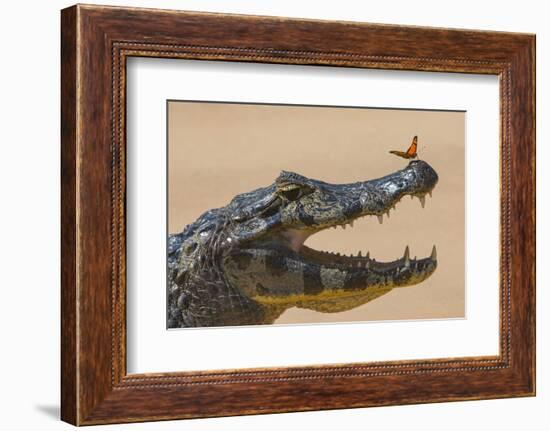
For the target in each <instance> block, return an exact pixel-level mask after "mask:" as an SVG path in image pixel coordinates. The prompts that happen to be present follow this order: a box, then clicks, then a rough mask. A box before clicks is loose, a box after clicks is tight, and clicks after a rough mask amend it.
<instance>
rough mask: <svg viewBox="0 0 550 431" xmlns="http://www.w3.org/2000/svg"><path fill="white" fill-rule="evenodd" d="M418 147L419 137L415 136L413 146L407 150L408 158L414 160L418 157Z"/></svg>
mask: <svg viewBox="0 0 550 431" xmlns="http://www.w3.org/2000/svg"><path fill="white" fill-rule="evenodd" d="M417 147H418V136H415V137H414V138H413V140H412V143H411V146H410V147H409V149H408V150H407V156H409V158H411V159H412V158H414V157H416V149H417Z"/></svg>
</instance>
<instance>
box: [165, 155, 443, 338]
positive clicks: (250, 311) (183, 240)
mask: <svg viewBox="0 0 550 431" xmlns="http://www.w3.org/2000/svg"><path fill="white" fill-rule="evenodd" d="M437 181H438V176H437V174H436V172H435V171H434V170H433V168H432V167H431V166H430V165H428V163H426V162H424V161H421V160H415V161H412V162H410V163H409V165H408V166H407V167H406V168H405V169H402V170H400V171H397V172H394V173H392V174H389V175H387V176H385V177H382V178H378V179H374V180H370V181H364V182H357V183H352V184H328V183H325V182H322V181H317V180H313V179H310V178H306V177H303V176H301V175H298V174H295V173H290V172H282V173H281V174H280V176H279V177H278V178H277V179H276V180H275V182H274V183H273V184H271V185H269V186H267V187H264V188H260V189H257V190H254V191H251V192H249V193H244V194H241V195H237V196H235V198H233V200H232V201H231V202H230V203H229V204H228V205H227V206H225V207H223V208H217V209H212V210H209V211H207V212H205V213H204V214H202V215H201V216H200V217H199V218H198V219H197V220H196V221H195V222H193V223H191V224H190V225H188V226H187V227H186V228H185V229H184V231H183V232H181V233H179V234H174V235H170V236H169V239H168V283H169V286H168V305H167V307H168V310H167V312H168V327H169V328H182V327H204V326H226V325H257V324H267V323H273V322H274V321H275V319H277V318H278V317H279V316H280V315H281V314H282V313H283V311H285V310H286V309H288V308H290V307H299V308H306V309H310V310H316V311H321V312H326V313H332V312H340V311H345V310H350V309H352V308H355V307H357V306H359V305H362V304H365V303H367V302H369V301H372V300H373V299H375V298H378V297H379V296H381V295H384V294H386V293H388V292H389V291H391V290H392V289H394V288H397V287H404V286H411V285H414V284H418V283H420V282H422V281H423V280H425V279H426V278H428V277H429V276H430V275H431V274H432V273H433V272H434V271H435V269H436V267H437V257H436V252H435V246H434V249H433V251H432V254H431V256H429V257H426V258H424V259H419V260H416V259H411V258H410V256H409V250H408V247H407V248H406V250H405V254H404V256H403V257H402V258H400V259H397V260H395V261H393V262H377V261H376V260H375V259H371V258H370V256H368V255H367V256H364V257H363V256H361V254H359V255H358V256H349V257H348V256H340V255H339V254H333V253H328V252H321V251H316V250H313V249H311V248H309V247H307V246H305V245H303V243H304V241H305V240H306V239H307V238H308V237H309V236H311V235H313V234H315V233H316V232H319V231H321V230H323V229H327V228H330V227H337V226H344V227H345V226H346V225H348V224H353V221H354V220H355V219H357V218H359V217H364V216H367V215H370V216H377V217H378V218H379V220H380V221H381V220H382V217H383V215H384V214H386V213H387V214H389V211H390V209H392V208H393V207H395V205H396V203H397V202H398V201H399V200H400V199H401V198H403V197H404V196H405V195H410V196H415V197H418V198H419V199H420V200H421V203H422V205H424V199H425V195H426V194H427V193H431V191H432V190H433V188H434V187H435V185H436V183H437Z"/></svg>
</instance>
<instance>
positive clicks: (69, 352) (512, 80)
mask: <svg viewBox="0 0 550 431" xmlns="http://www.w3.org/2000/svg"><path fill="white" fill-rule="evenodd" d="M61 17H62V20H61V21H62V26H61V49H62V56H61V58H62V63H61V72H62V76H61V83H62V93H61V107H62V112H61V121H62V134H61V139H62V147H61V162H62V163H61V166H62V175H61V177H62V179H61V190H62V202H61V205H62V218H61V226H62V247H61V253H62V286H61V288H62V289H61V292H62V295H61V305H62V324H61V340H62V343H61V354H62V355H61V358H62V361H61V376H62V377H61V388H62V390H61V418H62V420H64V421H67V422H69V423H72V424H75V425H91V424H104V423H115V422H137V421H152V420H165V419H179V418H194V417H211V416H229V415H240V414H256V413H273V412H289V411H306V410H320V409H339V408H352V407H367V406H383V405H393V404H413V403H427V402H442V401H455V400H473V399H488V398H502V397H517V396H533V395H534V394H535V36H534V35H529V34H514V33H504V32H502V33H500V32H488V31H470V30H449V29H440V28H424V27H403V26H391V25H376V24H363V23H352V22H329V21H314V20H298V19H286V18H275V17H255V16H240V15H220V14H212V13H196V12H178V11H167V10H152V9H151V10H148V9H133V8H119V7H103V6H83V5H77V6H73V7H70V8H68V9H64V10H63V11H62V14H61ZM131 56H145V57H162V58H184V59H197V60H205V61H208V60H223V61H240V62H258V63H284V64H300V65H331V66H341V67H354V68H375V69H392V70H414V71H441V72H460V73H477V74H492V75H498V76H499V77H500V107H501V110H500V120H501V122H500V127H501V129H500V130H501V196H500V205H501V219H500V220H495V223H499V222H500V239H501V241H500V246H501V253H500V256H501V259H500V355H498V356H491V357H459V358H441V359H430V360H413V361H397V362H396V361H393V362H378V363H353V364H337V365H326V366H318V365H315V366H302V367H282V368H266V369H237V370H226V371H208V370H205V371H203V372H176V373H157V374H127V372H126V350H125V340H126V321H125V306H126V303H125V298H126V285H125V274H126V273H125V268H126V267H125V264H126V262H125V190H126V176H125V157H126V155H125V152H126V147H125V142H126V141H125V124H126V123H125V97H126V95H125V91H126V87H125V84H126V79H125V77H126V75H125V73H126V72H125V65H126V60H127V59H128V58H129V57H131Z"/></svg>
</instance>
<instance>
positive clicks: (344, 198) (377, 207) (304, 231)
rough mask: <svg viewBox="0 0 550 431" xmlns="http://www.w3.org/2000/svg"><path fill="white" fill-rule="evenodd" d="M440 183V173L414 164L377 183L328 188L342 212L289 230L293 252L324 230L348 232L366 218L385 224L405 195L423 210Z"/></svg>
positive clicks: (372, 181)
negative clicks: (356, 222) (349, 228)
mask: <svg viewBox="0 0 550 431" xmlns="http://www.w3.org/2000/svg"><path fill="white" fill-rule="evenodd" d="M437 182H438V176H437V173H436V172H435V170H434V169H433V168H432V167H431V166H430V165H429V164H428V163H426V162H424V161H422V160H414V161H411V162H410V163H409V165H408V166H407V167H406V168H404V169H402V170H399V171H396V172H394V173H392V174H389V175H386V176H384V177H381V178H377V179H374V180H369V181H362V182H357V183H353V184H342V185H331V184H329V185H328V187H329V192H330V193H332V194H333V195H334V196H336V198H337V200H338V202H341V203H342V204H341V206H340V208H339V210H338V211H334V210H331V211H326V212H323V213H320V215H319V216H318V217H317V218H315V217H314V223H313V224H312V225H311V226H296V227H287V228H286V229H285V230H286V232H287V233H288V234H289V235H288V236H291V237H292V248H293V249H294V250H295V251H298V249H299V241H298V240H299V239H303V241H302V244H303V242H304V241H305V240H306V239H307V238H308V237H309V236H311V235H313V234H314V233H316V232H319V231H321V230H324V229H327V228H330V227H332V228H336V227H338V226H341V227H343V228H344V229H345V228H346V226H347V225H351V226H353V222H354V221H355V220H356V219H358V218H360V217H364V216H367V215H370V216H376V217H377V218H378V221H379V222H380V223H382V221H383V217H384V214H387V215H388V217H389V213H390V210H391V209H393V208H395V206H396V204H397V202H399V201H400V200H401V199H402V198H403V197H404V196H406V195H410V196H411V197H417V198H418V199H419V200H420V203H421V204H422V207H424V203H425V196H426V194H429V195H431V192H432V190H433V189H434V187H435V186H436V184H437Z"/></svg>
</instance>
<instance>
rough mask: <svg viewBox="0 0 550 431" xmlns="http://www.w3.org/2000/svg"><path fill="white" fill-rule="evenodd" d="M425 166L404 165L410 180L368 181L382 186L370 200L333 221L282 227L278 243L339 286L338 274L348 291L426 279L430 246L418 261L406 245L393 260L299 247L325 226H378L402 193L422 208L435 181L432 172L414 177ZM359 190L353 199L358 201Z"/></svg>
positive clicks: (433, 257) (431, 266)
mask: <svg viewBox="0 0 550 431" xmlns="http://www.w3.org/2000/svg"><path fill="white" fill-rule="evenodd" d="M424 165H426V164H424V162H412V163H411V164H410V165H409V167H408V168H407V169H409V170H413V169H414V171H413V172H414V174H415V175H414V181H411V180H410V178H406V179H407V181H404V180H402V178H401V177H399V176H397V177H396V176H395V175H393V176H388V177H385V178H381V179H379V180H373V181H371V182H370V185H369V187H372V188H373V189H376V190H378V191H379V190H382V192H381V193H378V194H377V195H375V196H374V197H373V198H371V202H366V203H365V204H364V205H362V206H361V209H360V210H358V211H356V212H355V213H352V214H349V215H348V216H347V217H335V218H334V220H333V221H331V220H323V223H319V224H317V225H315V226H309V227H304V228H286V229H284V230H283V231H281V232H280V235H281V237H282V239H283V243H284V244H285V246H286V247H288V248H290V249H291V253H292V252H294V254H295V256H296V257H297V259H299V260H300V261H301V262H302V263H303V264H304V265H305V266H307V267H309V268H310V270H312V271H319V272H320V273H321V274H323V273H324V274H329V273H332V274H334V277H335V279H334V280H332V281H333V282H334V283H336V284H338V280H336V278H338V277H340V278H341V279H342V280H344V282H345V283H344V284H345V285H346V287H348V288H351V289H361V288H365V287H370V286H378V287H397V286H408V285H413V284H417V283H419V282H421V281H423V280H425V279H426V278H428V277H429V276H430V275H431V274H432V273H433V272H434V271H435V269H436V267H437V250H436V246H435V245H434V246H433V248H432V251H431V253H430V255H429V256H426V257H423V258H420V259H417V258H416V256H414V257H411V253H410V249H409V246H406V247H405V250H404V251H402V252H401V253H400V255H399V257H398V258H396V259H395V260H392V261H387V262H382V261H378V260H376V258H375V257H373V256H371V255H370V253H369V252H368V251H366V252H364V253H363V252H361V251H359V252H358V253H357V254H349V255H348V254H344V253H339V252H332V251H319V250H315V249H314V248H311V247H308V246H306V245H304V243H305V242H306V240H307V239H308V238H309V237H310V236H313V235H315V234H316V233H318V232H321V231H325V230H327V229H337V228H341V229H346V228H348V229H353V226H354V223H355V222H356V221H357V220H359V219H362V218H366V217H374V218H375V219H377V220H378V222H379V223H380V224H382V223H383V222H384V218H389V217H390V214H391V212H392V211H393V210H397V211H398V209H396V206H398V204H399V203H400V201H401V200H402V199H404V198H405V197H406V196H410V197H411V199H418V200H419V201H420V205H421V207H422V208H424V207H425V204H426V199H427V198H428V197H431V195H432V190H433V188H434V187H435V185H436V183H437V175H434V176H430V175H425V176H422V175H419V172H420V173H421V174H424V173H425V172H426V171H427V172H428V173H429V172H430V170H431V168H429V170H428V168H427V165H426V166H424ZM407 169H405V170H404V171H403V172H405V174H408V171H407ZM404 177H405V176H404ZM426 178H427V179H426ZM364 190H365V188H363V189H362V191H361V193H364ZM361 193H359V194H358V195H357V199H355V200H361V199H362V196H363V195H362V194H361ZM352 205H353V203H352ZM345 212H346V208H345V209H344V210H343V213H345ZM349 212H351V211H348V213H349ZM314 268H315V269H314Z"/></svg>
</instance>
